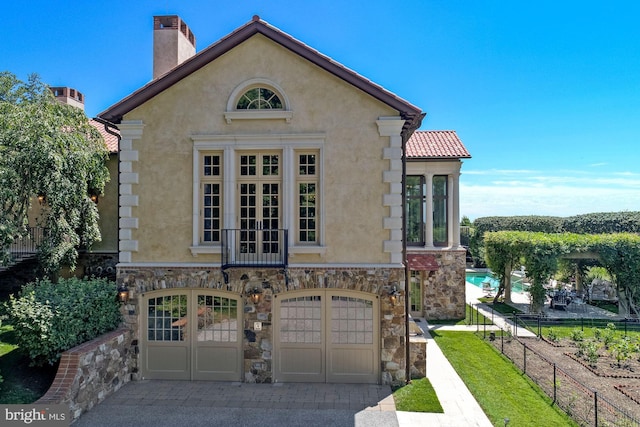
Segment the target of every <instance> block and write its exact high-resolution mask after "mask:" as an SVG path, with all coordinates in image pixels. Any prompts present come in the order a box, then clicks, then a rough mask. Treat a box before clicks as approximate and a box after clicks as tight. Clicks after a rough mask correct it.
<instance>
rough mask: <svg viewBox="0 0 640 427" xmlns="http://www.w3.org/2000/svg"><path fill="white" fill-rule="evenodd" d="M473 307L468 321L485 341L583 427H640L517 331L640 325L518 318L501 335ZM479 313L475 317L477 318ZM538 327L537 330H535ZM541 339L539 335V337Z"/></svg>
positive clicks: (635, 326)
mask: <svg viewBox="0 0 640 427" xmlns="http://www.w3.org/2000/svg"><path fill="white" fill-rule="evenodd" d="M474 308H477V307H472V308H471V315H469V313H468V314H467V321H468V322H471V324H474V325H477V327H478V331H480V332H482V331H484V336H485V338H487V339H488V341H489V342H490V343H491V344H492V345H493V346H494V347H495V348H496V349H497V350H498V351H500V352H501V353H502V354H503V355H505V356H506V357H507V358H509V359H510V360H511V361H512V362H513V363H514V365H516V366H517V367H518V368H519V369H520V370H521V371H522V372H523V373H524V374H526V375H527V377H529V378H530V379H531V380H532V381H533V382H534V383H536V384H537V385H538V386H539V387H540V388H541V389H542V390H543V391H544V392H545V393H546V394H547V395H548V396H549V397H550V398H551V399H552V400H553V403H554V404H556V405H558V406H559V407H560V408H561V409H562V410H563V411H565V412H566V413H567V414H568V415H569V416H570V417H571V418H573V419H574V420H575V421H576V422H577V423H578V424H580V425H581V426H596V427H600V426H640V420H639V419H638V418H636V417H634V416H633V415H632V414H629V413H628V412H627V411H625V410H624V409H622V408H620V407H619V406H618V405H616V404H615V403H613V402H611V401H610V400H608V399H606V398H604V397H603V396H601V395H599V394H598V391H597V390H594V389H591V388H590V387H589V386H588V385H586V384H584V383H582V382H580V381H579V380H577V379H576V378H575V377H573V376H572V375H571V374H569V373H568V372H567V371H565V370H563V369H562V368H561V367H559V366H557V364H556V363H554V362H552V361H550V360H548V359H547V358H545V357H544V356H543V355H541V354H539V353H538V352H536V351H535V350H534V349H532V348H530V347H528V346H527V343H526V342H525V340H521V339H519V338H518V337H517V336H516V334H517V330H516V329H515V328H524V327H527V328H528V329H529V330H535V327H537V328H538V331H539V330H540V328H541V327H542V326H543V325H545V324H554V325H559V324H562V323H565V324H569V325H574V326H577V325H582V327H585V325H589V326H592V325H594V324H604V325H606V324H608V323H614V324H616V327H617V328H618V330H624V331H625V333H626V332H627V331H629V330H640V325H639V324H638V323H637V322H631V321H629V320H621V321H611V320H607V319H549V318H543V317H542V316H517V315H514V316H513V317H512V318H511V319H510V320H511V322H512V325H513V329H510V328H511V326H507V327H502V328H501V330H500V331H499V332H500V333H499V334H496V333H495V332H491V331H487V326H491V323H489V322H490V321H491V319H490V318H487V317H486V316H482V315H480V314H479V313H478V312H477V310H475V309H474ZM473 312H475V313H476V314H475V316H474V315H473ZM532 325H534V328H531V326H532ZM538 336H539V335H538Z"/></svg>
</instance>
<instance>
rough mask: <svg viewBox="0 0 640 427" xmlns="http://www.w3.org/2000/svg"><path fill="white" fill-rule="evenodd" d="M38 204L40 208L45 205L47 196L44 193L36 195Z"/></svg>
mask: <svg viewBox="0 0 640 427" xmlns="http://www.w3.org/2000/svg"><path fill="white" fill-rule="evenodd" d="M38 203H40V205H41V206H42V205H44V204H45V203H47V195H46V194H44V193H38Z"/></svg>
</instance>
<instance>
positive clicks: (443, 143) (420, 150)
mask: <svg viewBox="0 0 640 427" xmlns="http://www.w3.org/2000/svg"><path fill="white" fill-rule="evenodd" d="M470 158H471V155H470V154H469V152H468V151H467V149H466V148H465V146H464V145H463V144H462V141H460V138H458V135H457V134H456V131H454V130H422V131H420V130H418V131H415V132H414V133H413V135H411V137H410V138H409V140H408V141H407V159H409V160H411V159H470Z"/></svg>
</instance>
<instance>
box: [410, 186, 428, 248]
mask: <svg viewBox="0 0 640 427" xmlns="http://www.w3.org/2000/svg"><path fill="white" fill-rule="evenodd" d="M425 191H426V188H425V179H424V176H419V175H413V176H407V244H408V245H418V246H422V245H424V243H425V236H424V231H425V229H424V227H425V222H426V218H425V197H426V194H425Z"/></svg>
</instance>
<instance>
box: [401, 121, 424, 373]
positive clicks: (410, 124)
mask: <svg viewBox="0 0 640 427" xmlns="http://www.w3.org/2000/svg"><path fill="white" fill-rule="evenodd" d="M424 116H425V113H419V114H417V115H408V114H402V118H403V119H405V120H406V122H405V128H404V129H403V130H402V262H403V263H404V328H405V334H404V335H405V343H404V349H405V363H404V366H405V379H404V380H405V383H406V384H409V383H411V340H410V336H409V331H410V330H411V327H410V322H411V319H410V316H409V308H410V303H409V302H410V296H411V286H410V281H409V277H410V274H411V271H410V268H409V261H408V259H407V200H406V197H407V141H408V140H409V138H410V137H411V135H412V134H413V132H414V131H415V130H416V129H418V128H419V127H420V125H421V124H422V119H423V118H424Z"/></svg>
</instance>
